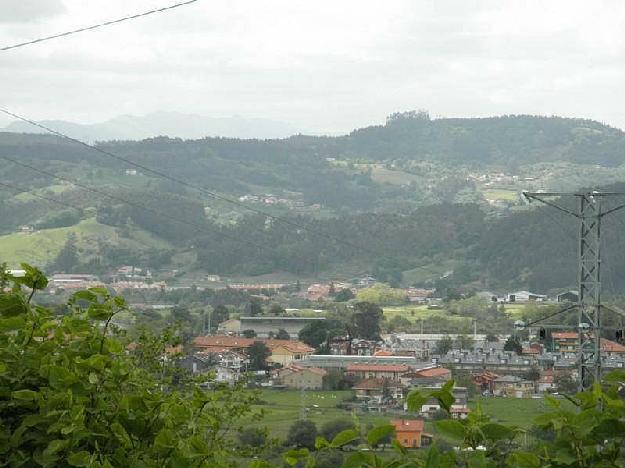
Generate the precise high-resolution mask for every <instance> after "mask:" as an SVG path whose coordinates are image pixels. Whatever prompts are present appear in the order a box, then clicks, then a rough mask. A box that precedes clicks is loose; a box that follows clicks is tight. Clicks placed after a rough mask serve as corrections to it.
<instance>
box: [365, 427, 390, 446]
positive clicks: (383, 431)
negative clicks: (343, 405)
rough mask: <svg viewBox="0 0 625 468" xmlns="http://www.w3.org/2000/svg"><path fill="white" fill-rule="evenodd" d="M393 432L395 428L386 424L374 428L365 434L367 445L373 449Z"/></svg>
mask: <svg viewBox="0 0 625 468" xmlns="http://www.w3.org/2000/svg"><path fill="white" fill-rule="evenodd" d="M394 431H395V426H393V425H391V424H386V425H384V426H378V427H374V428H373V429H371V430H370V431H369V432H368V433H367V443H368V444H369V445H370V446H371V447H375V446H377V445H378V443H379V442H380V441H381V440H382V439H384V438H385V437H386V436H388V435H390V434H392V433H393V432H394Z"/></svg>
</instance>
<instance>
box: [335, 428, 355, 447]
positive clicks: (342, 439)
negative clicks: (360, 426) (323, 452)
mask: <svg viewBox="0 0 625 468" xmlns="http://www.w3.org/2000/svg"><path fill="white" fill-rule="evenodd" d="M359 438H360V434H359V433H358V431H357V430H356V429H345V430H344V431H341V432H339V433H338V434H337V435H336V436H335V437H334V439H332V442H331V443H330V445H331V446H332V447H334V448H339V447H342V446H343V445H347V444H349V443H350V442H353V441H354V440H358V439H359Z"/></svg>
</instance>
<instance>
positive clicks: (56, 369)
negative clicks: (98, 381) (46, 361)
mask: <svg viewBox="0 0 625 468" xmlns="http://www.w3.org/2000/svg"><path fill="white" fill-rule="evenodd" d="M48 378H49V381H50V386H51V387H54V388H63V389H64V388H67V387H69V386H70V385H72V384H73V383H75V382H77V381H78V379H77V378H76V376H75V375H74V374H73V373H72V372H71V371H69V370H68V369H66V368H65V367H61V366H49V367H48Z"/></svg>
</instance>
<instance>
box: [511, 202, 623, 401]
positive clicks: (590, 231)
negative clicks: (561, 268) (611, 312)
mask: <svg viewBox="0 0 625 468" xmlns="http://www.w3.org/2000/svg"><path fill="white" fill-rule="evenodd" d="M523 195H524V196H525V198H526V199H527V200H528V201H531V200H536V201H539V202H541V203H544V204H545V205H548V206H550V207H552V208H556V209H558V210H560V211H562V212H564V213H567V214H569V215H572V216H574V217H576V218H578V219H579V223H580V224H579V244H578V245H579V252H578V277H577V279H578V290H579V293H578V294H579V295H578V302H577V306H576V308H577V309H578V314H579V315H578V317H579V320H578V322H577V327H578V333H579V344H578V351H577V353H578V354H577V363H578V371H579V389H580V391H581V390H587V389H589V388H590V387H592V385H593V383H594V382H599V381H601V309H602V308H603V306H602V304H601V220H602V218H603V217H604V216H606V215H608V214H610V213H614V212H615V211H618V210H620V209H622V208H625V204H621V205H617V206H616V207H613V208H610V209H608V210H605V211H603V210H602V201H603V199H604V198H606V197H616V196H624V195H625V193H616V192H585V193H557V192H523ZM554 197H558V198H574V199H576V200H577V202H578V208H577V211H573V210H571V209H569V208H567V207H566V206H562V205H560V204H558V203H557V202H555V201H552V200H551V199H552V198H554ZM567 310H568V309H567Z"/></svg>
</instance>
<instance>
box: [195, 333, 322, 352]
mask: <svg viewBox="0 0 625 468" xmlns="http://www.w3.org/2000/svg"><path fill="white" fill-rule="evenodd" d="M256 341H261V342H263V343H265V344H266V345H267V347H268V348H269V349H270V350H272V351H273V350H274V349H275V348H279V347H283V348H285V349H286V350H288V351H290V352H291V353H312V352H313V351H314V350H315V349H314V348H311V347H310V346H308V345H307V344H305V343H302V342H301V341H291V340H265V339H262V338H242V337H240V336H229V335H215V336H196V337H195V338H194V339H193V346H194V347H196V348H210V349H220V350H226V349H230V348H235V349H238V348H249V347H250V346H252V344H253V343H254V342H256Z"/></svg>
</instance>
